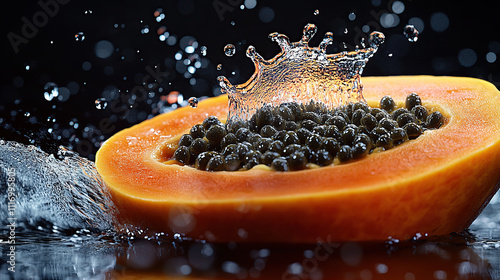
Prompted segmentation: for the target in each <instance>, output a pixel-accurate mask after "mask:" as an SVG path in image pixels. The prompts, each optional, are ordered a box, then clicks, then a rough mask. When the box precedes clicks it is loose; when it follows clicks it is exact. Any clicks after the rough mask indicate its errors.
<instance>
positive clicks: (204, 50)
mask: <svg viewBox="0 0 500 280" xmlns="http://www.w3.org/2000/svg"><path fill="white" fill-rule="evenodd" d="M200 52H201V55H203V56H206V55H207V47H206V46H201V47H200Z"/></svg>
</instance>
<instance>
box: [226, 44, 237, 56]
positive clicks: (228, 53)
mask: <svg viewBox="0 0 500 280" xmlns="http://www.w3.org/2000/svg"><path fill="white" fill-rule="evenodd" d="M235 52H236V47H235V46H234V45H233V44H227V45H226V46H225V47H224V54H225V55H226V56H233V55H234V53H235Z"/></svg>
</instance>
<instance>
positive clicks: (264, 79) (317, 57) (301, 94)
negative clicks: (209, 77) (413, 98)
mask: <svg viewBox="0 0 500 280" xmlns="http://www.w3.org/2000/svg"><path fill="white" fill-rule="evenodd" d="M316 30H317V28H316V25H314V24H311V23H310V24H307V25H306V26H305V27H304V33H303V35H302V39H301V40H300V41H298V42H290V40H289V39H288V37H287V36H286V35H284V34H279V33H276V32H275V33H271V34H269V38H270V39H271V40H272V41H274V42H277V43H278V45H279V46H280V47H281V52H280V53H279V54H278V55H276V56H275V57H274V58H272V59H269V60H265V59H264V58H262V56H260V55H259V54H258V53H257V52H256V51H255V48H254V47H253V46H249V47H248V49H247V56H248V57H249V58H250V59H252V61H253V63H254V64H255V72H254V73H253V75H252V76H251V77H250V79H249V80H248V81H247V82H245V83H243V84H240V85H236V86H234V85H232V84H231V83H230V82H229V81H228V80H227V78H226V77H224V76H219V77H218V80H219V83H220V86H221V88H222V92H223V93H227V94H228V97H229V115H228V121H234V120H237V119H241V120H248V119H249V118H250V117H251V116H252V115H253V114H254V113H255V111H256V110H257V109H259V108H261V107H263V106H265V105H273V106H276V105H279V104H281V103H285V102H292V101H293V102H298V103H309V102H310V101H311V100H313V101H315V102H322V103H324V104H325V105H326V106H327V107H329V108H334V107H337V106H340V105H345V104H348V103H349V102H358V101H364V98H363V94H362V89H363V87H362V85H361V81H360V75H361V73H362V71H363V68H364V66H365V65H366V62H367V61H368V59H369V58H370V57H372V56H373V54H374V53H375V52H376V51H377V49H378V46H379V45H380V44H382V43H383V42H384V38H385V37H384V34H382V33H380V32H372V33H371V34H370V37H369V45H370V46H369V47H367V48H364V49H359V50H356V51H351V52H347V51H344V52H341V53H337V54H327V53H326V47H327V46H328V45H330V44H331V43H332V42H333V33H331V32H327V33H326V34H325V36H324V38H323V40H322V41H321V43H320V44H319V46H318V47H310V46H309V41H310V39H311V38H312V37H313V36H314V34H315V33H316Z"/></svg>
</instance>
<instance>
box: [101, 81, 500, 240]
mask: <svg viewBox="0 0 500 280" xmlns="http://www.w3.org/2000/svg"><path fill="white" fill-rule="evenodd" d="M363 84H364V89H365V90H364V92H363V94H364V96H365V98H366V100H367V102H368V103H369V104H370V105H372V106H376V105H375V104H377V102H378V100H380V98H381V97H383V96H385V95H390V96H392V97H393V99H394V100H396V101H400V102H402V101H404V99H405V97H406V95H407V94H408V93H410V92H416V93H417V94H419V95H420V97H421V98H422V100H423V105H425V106H426V107H427V108H437V109H439V110H440V111H441V112H442V113H443V115H444V116H445V117H446V123H445V125H444V126H443V127H442V128H440V129H437V130H427V131H426V132H425V133H424V134H423V135H422V136H420V137H419V138H417V139H415V140H411V141H409V142H406V143H404V144H402V145H400V146H398V147H396V148H393V149H390V150H387V151H383V152H380V153H373V154H371V155H369V156H367V157H365V158H363V159H361V160H357V161H352V162H349V163H346V164H340V165H331V166H326V167H321V168H316V169H305V170H301V171H292V172H277V171H271V170H265V169H261V168H252V169H250V170H248V171H236V172H227V171H221V172H209V171H201V170H197V169H195V168H193V167H190V166H182V165H179V164H173V163H172V161H171V158H172V155H173V153H174V151H175V149H176V147H177V141H178V139H179V138H180V136H181V135H182V134H183V133H186V132H187V131H189V129H190V128H191V127H192V126H193V125H195V124H197V123H201V122H202V121H203V120H204V119H205V118H206V117H207V116H209V115H215V116H217V117H219V118H220V119H224V118H225V117H226V115H227V113H228V105H227V96H224V95H223V96H219V97H214V98H210V99H208V100H206V101H202V102H200V103H199V105H198V107H197V108H196V109H193V108H190V107H187V108H181V109H178V110H175V111H173V112H170V113H167V114H162V115H159V116H157V117H155V118H153V119H150V120H147V121H144V122H143V123H140V124H138V125H135V126H133V127H131V128H128V129H125V130H123V131H121V132H119V133H117V134H116V135H114V136H112V137H111V138H110V139H108V140H107V141H106V142H105V143H104V144H103V146H102V147H101V148H100V150H99V151H98V153H97V157H96V167H97V169H98V171H99V173H100V174H101V176H102V178H103V179H104V181H105V182H106V184H107V185H108V187H109V189H110V192H111V195H112V198H113V200H114V202H115V204H116V207H117V209H118V212H119V213H118V214H117V216H118V217H117V218H118V220H119V221H120V222H121V224H122V225H121V226H123V225H126V224H131V225H135V226H140V227H143V228H148V229H150V230H154V231H161V232H164V233H166V234H175V233H181V234H183V235H184V236H186V237H190V238H193V239H206V240H209V241H215V242H228V241H248V242H316V241H317V239H318V238H323V239H325V238H328V239H329V240H335V241H347V240H350V241H361V240H365V241H366V240H386V239H387V238H389V237H392V238H397V239H403V240H404V239H409V238H411V237H413V236H415V235H417V236H418V235H419V234H420V235H422V236H425V235H429V236H430V235H444V234H449V233H451V232H458V231H462V230H463V229H465V228H467V227H468V226H469V225H470V224H471V222H472V221H473V220H474V219H475V218H476V216H477V215H478V214H479V213H480V211H481V210H482V209H483V207H484V206H485V205H486V204H487V203H488V201H489V200H490V198H491V197H492V196H493V194H494V193H495V192H496V191H497V189H498V187H499V184H498V183H499V182H500V94H499V92H498V90H497V89H496V88H495V87H494V86H493V85H492V84H490V83H488V82H485V81H482V80H478V79H473V78H457V77H431V76H399V77H368V78H363ZM121 226H118V227H121Z"/></svg>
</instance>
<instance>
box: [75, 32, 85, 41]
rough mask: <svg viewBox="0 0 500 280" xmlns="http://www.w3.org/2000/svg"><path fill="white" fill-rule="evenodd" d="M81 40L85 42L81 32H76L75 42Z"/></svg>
mask: <svg viewBox="0 0 500 280" xmlns="http://www.w3.org/2000/svg"><path fill="white" fill-rule="evenodd" d="M83 40H85V34H83V32H78V33H76V34H75V41H77V42H82V41H83Z"/></svg>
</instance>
